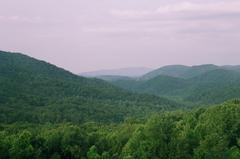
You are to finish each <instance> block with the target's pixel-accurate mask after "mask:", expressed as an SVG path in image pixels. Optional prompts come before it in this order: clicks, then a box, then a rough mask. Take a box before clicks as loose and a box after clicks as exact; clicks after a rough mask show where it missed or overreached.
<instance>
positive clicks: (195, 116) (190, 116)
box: [0, 100, 240, 159]
mask: <svg viewBox="0 0 240 159" xmlns="http://www.w3.org/2000/svg"><path fill="white" fill-rule="evenodd" d="M0 156H1V159H9V158H11V159H28V158H29V159H30V158H31V159H39V158H41V159H155V158H156V159H239V158H240V101H239V100H233V101H229V102H227V103H224V104H222V105H219V106H213V107H210V108H207V109H206V108H200V109H196V110H192V111H187V112H183V111H176V112H164V113H160V114H155V115H154V116H152V117H151V118H149V119H148V120H147V121H141V122H139V121H137V120H128V121H125V122H124V123H121V124H118V125H115V124H113V125H102V124H94V123H86V124H83V125H73V124H70V123H68V124H67V123H65V124H64V123H62V124H57V125H56V124H55V125H52V124H44V125H34V124H21V125H19V124H12V125H6V124H0Z"/></svg>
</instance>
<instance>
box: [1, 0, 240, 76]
mask: <svg viewBox="0 0 240 159" xmlns="http://www.w3.org/2000/svg"><path fill="white" fill-rule="evenodd" d="M0 6H1V9H0V50H5V51H17V52H22V53H25V54H27V55H30V56H33V57H36V58H38V59H42V60H46V61H48V62H51V63H53V64H56V65H58V66H60V67H64V68H65V69H68V70H70V71H72V72H75V73H78V72H85V71H92V70H98V69H112V68H121V67H133V66H146V67H152V68H156V67H159V66H163V65H169V64H186V65H197V64H205V63H213V64H219V65H223V64H240V62H239V60H240V0H184V1H182V0H0Z"/></svg>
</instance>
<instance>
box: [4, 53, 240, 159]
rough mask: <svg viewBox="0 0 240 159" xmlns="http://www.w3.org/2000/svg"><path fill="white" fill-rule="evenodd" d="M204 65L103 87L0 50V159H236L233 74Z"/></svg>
mask: <svg viewBox="0 0 240 159" xmlns="http://www.w3.org/2000/svg"><path fill="white" fill-rule="evenodd" d="M206 67H207V68H208V66H204V69H202V68H201V70H200V71H193V72H194V76H193V75H191V76H190V75H189V73H186V74H188V78H183V77H180V76H181V75H182V74H183V73H178V74H176V70H171V69H170V70H171V71H173V72H172V76H170V75H158V76H156V77H152V75H151V78H146V79H141V80H136V79H134V80H133V79H129V78H125V79H123V80H117V81H116V79H115V78H113V77H111V78H112V80H110V82H109V83H108V82H106V81H103V80H100V79H89V78H84V77H79V76H77V75H74V74H73V73H71V72H69V71H66V70H64V69H61V68H58V67H57V66H54V65H52V64H49V63H46V62H44V61H39V60H36V59H34V58H31V57H28V56H25V55H23V54H19V53H8V52H3V51H1V52H0V159H239V158H240V100H239V99H237V97H240V96H239V94H238V93H239V92H238V91H239V88H240V87H239V79H240V78H239V77H240V76H239V74H238V71H237V70H238V69H237V67H234V70H233V67H230V66H228V67H227V66H226V68H225V69H219V68H217V69H213V68H215V67H213V66H211V69H207V68H206ZM183 69H184V70H185V71H183V72H187V71H191V70H192V69H189V68H186V67H183ZM194 69H196V68H194ZM198 69H199V68H198ZM174 71H175V72H174ZM177 72H181V71H180V70H177ZM184 74H185V73H184ZM173 75H174V77H173ZM176 76H178V77H176ZM145 77H146V76H145ZM105 78H107V77H105ZM126 81H127V84H126V83H125V82H126ZM117 82H118V83H117ZM111 83H114V85H112V84H111ZM136 83H137V84H136ZM139 83H140V84H139ZM193 83H194V84H193ZM120 84H121V87H123V86H125V87H123V88H125V89H128V90H132V91H135V92H130V91H128V90H125V89H122V88H119V87H117V85H120ZM133 88H134V89H133ZM140 88H141V89H142V90H144V91H142V90H141V91H140ZM153 88H155V89H153ZM156 88H157V89H156ZM135 89H139V90H135ZM150 90H151V91H150ZM152 91H153V92H152ZM154 91H156V92H154ZM136 92H137V93H136ZM139 93H140V94H139ZM179 94H180V95H181V96H177V95H179ZM161 96H164V97H161ZM183 97H184V98H183ZM184 99H185V100H184ZM196 99H197V100H196ZM223 101H225V102H223ZM220 102H222V103H221V104H216V105H212V104H214V103H220ZM194 103H195V104H194Z"/></svg>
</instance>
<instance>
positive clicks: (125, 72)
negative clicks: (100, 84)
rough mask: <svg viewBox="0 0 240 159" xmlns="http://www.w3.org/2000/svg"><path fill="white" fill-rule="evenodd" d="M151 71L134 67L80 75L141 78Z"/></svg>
mask: <svg viewBox="0 0 240 159" xmlns="http://www.w3.org/2000/svg"><path fill="white" fill-rule="evenodd" d="M150 71H152V69H151V68H146V67H132V68H121V69H111V70H98V71H93V72H85V73H80V75H81V76H85V77H99V76H127V77H140V76H142V75H144V74H146V73H148V72H150Z"/></svg>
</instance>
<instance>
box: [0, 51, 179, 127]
mask: <svg viewBox="0 0 240 159" xmlns="http://www.w3.org/2000/svg"><path fill="white" fill-rule="evenodd" d="M178 106H181V105H180V104H177V103H176V102H172V101H170V100H167V99H165V98H159V97H156V96H153V95H139V94H134V93H129V92H127V91H125V90H123V89H120V88H117V87H115V86H113V85H111V84H109V83H107V82H105V81H103V80H99V79H87V78H84V77H79V76H77V75H74V74H72V73H70V72H68V71H66V70H64V69H61V68H58V67H56V66H54V65H51V64H49V63H47V62H44V61H39V60H36V59H34V58H31V57H29V56H26V55H23V54H19V53H8V52H3V51H0V122H2V123H12V122H16V121H18V122H31V123H45V122H50V123H58V122H74V123H80V122H85V121H96V122H119V121H123V120H124V119H125V118H128V117H139V118H140V117H145V116H146V115H148V114H151V112H155V111H161V110H164V109H167V110H171V109H176V108H177V107H178Z"/></svg>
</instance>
